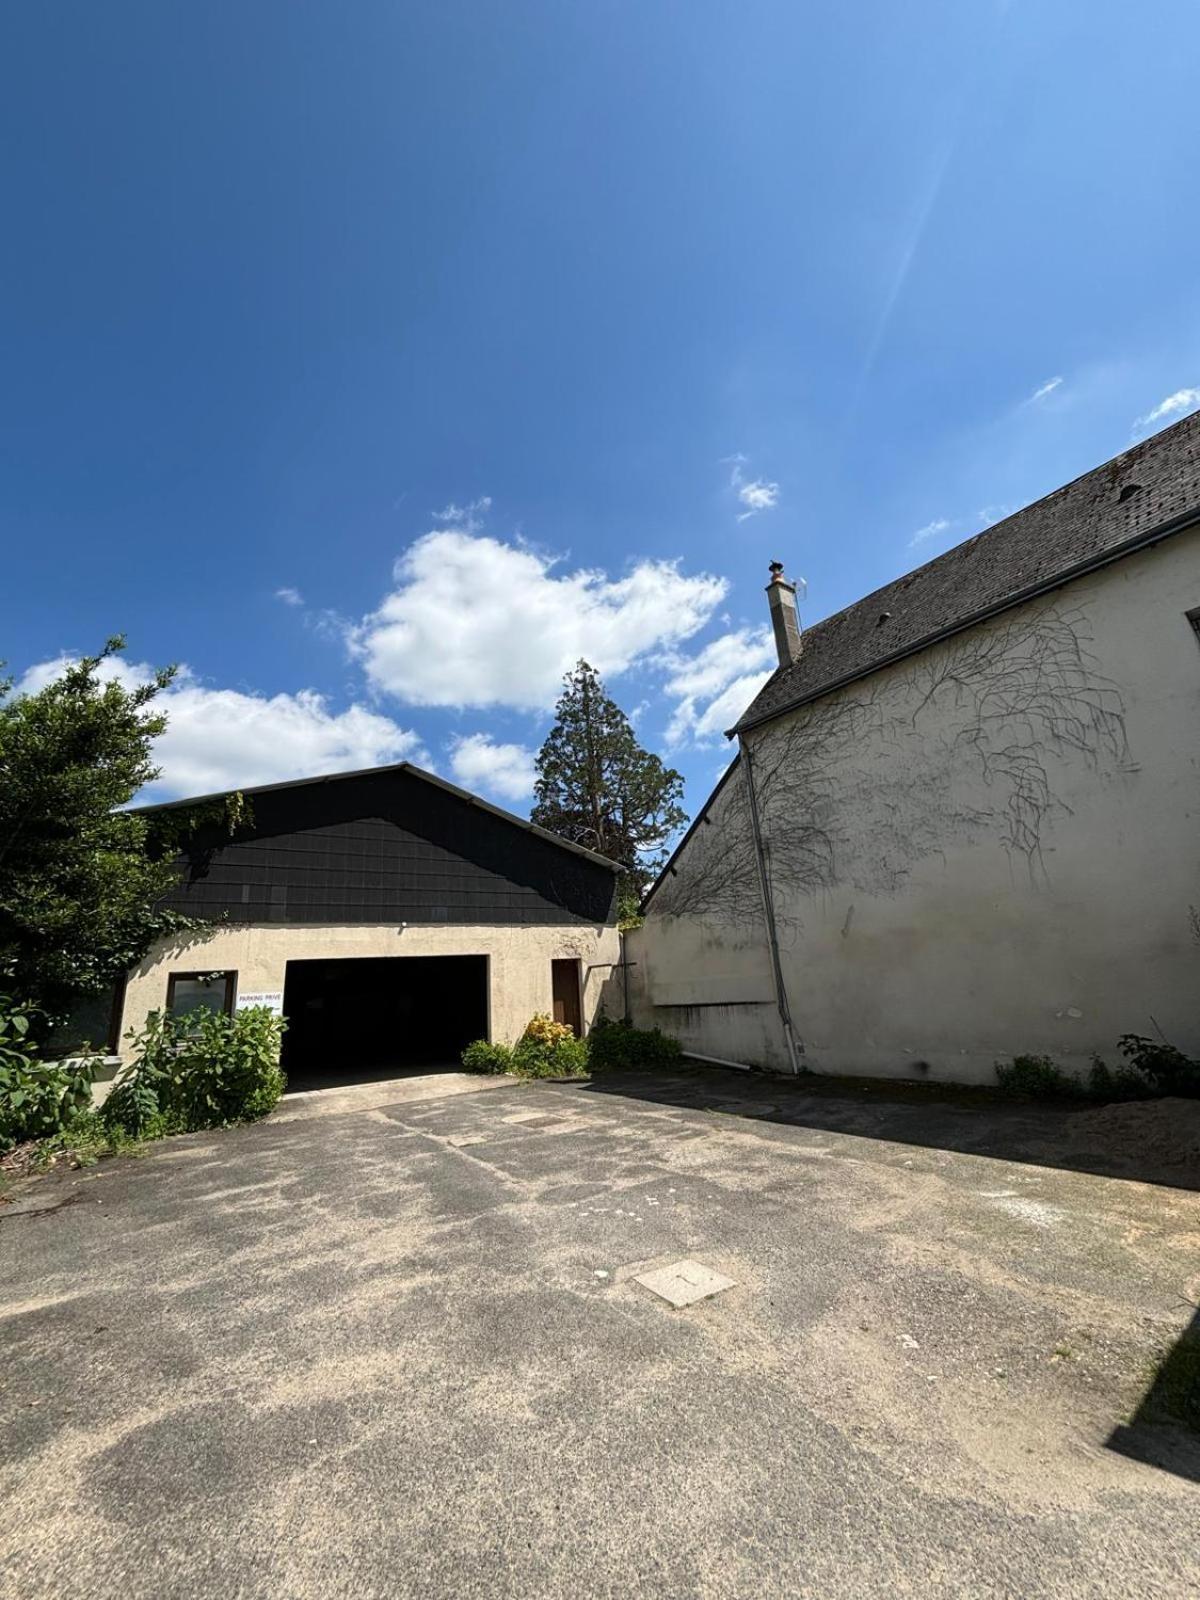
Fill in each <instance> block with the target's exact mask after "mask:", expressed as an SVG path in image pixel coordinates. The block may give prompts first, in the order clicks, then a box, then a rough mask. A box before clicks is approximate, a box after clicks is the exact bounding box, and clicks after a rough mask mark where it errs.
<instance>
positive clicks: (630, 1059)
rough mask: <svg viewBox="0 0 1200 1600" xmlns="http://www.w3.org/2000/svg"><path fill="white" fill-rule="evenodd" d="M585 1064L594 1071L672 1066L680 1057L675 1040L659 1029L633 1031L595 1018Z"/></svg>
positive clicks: (622, 1025)
mask: <svg viewBox="0 0 1200 1600" xmlns="http://www.w3.org/2000/svg"><path fill="white" fill-rule="evenodd" d="M587 1049H588V1065H589V1067H590V1068H591V1070H592V1071H593V1072H607V1071H610V1070H612V1069H613V1068H615V1067H642V1068H651V1069H652V1068H655V1067H660V1068H661V1067H673V1066H676V1065H677V1064H678V1062H679V1060H680V1058H681V1056H682V1055H683V1048H682V1046H681V1045H680V1043H679V1041H678V1039H672V1038H671V1037H670V1035H669V1034H665V1033H663V1032H662V1031H661V1030H660V1029H658V1028H649V1029H645V1028H633V1027H630V1025H629V1023H627V1022H611V1021H609V1019H608V1018H607V1017H598V1018H597V1019H596V1022H595V1024H594V1026H593V1028H592V1031H591V1033H589V1034H588V1040H587Z"/></svg>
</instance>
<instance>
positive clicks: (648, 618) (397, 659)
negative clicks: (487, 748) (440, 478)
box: [348, 527, 728, 710]
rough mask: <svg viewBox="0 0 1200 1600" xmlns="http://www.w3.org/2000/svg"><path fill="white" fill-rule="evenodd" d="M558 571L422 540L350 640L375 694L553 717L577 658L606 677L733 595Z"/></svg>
mask: <svg viewBox="0 0 1200 1600" xmlns="http://www.w3.org/2000/svg"><path fill="white" fill-rule="evenodd" d="M557 565H558V562H557V561H556V560H555V559H554V558H552V557H549V556H546V555H543V554H541V553H540V552H537V551H535V550H532V549H530V548H528V547H526V546H521V545H515V544H506V543H504V542H503V541H501V540H499V539H494V538H491V537H488V536H480V535H478V534H476V533H474V532H471V531H469V530H467V529H465V528H460V527H450V528H442V529H439V530H438V531H436V532H433V533H427V534H425V535H424V537H422V538H420V539H418V540H416V542H415V543H414V544H412V545H411V546H410V547H409V549H408V550H406V551H405V553H404V555H403V556H401V558H400V559H399V561H398V562H397V563H396V569H395V579H396V587H395V588H394V589H393V591H392V592H391V594H389V595H388V596H387V598H386V599H385V600H384V601H383V604H382V605H381V606H380V607H379V609H378V610H377V611H375V612H373V613H372V614H371V615H370V616H368V617H365V618H364V619H363V621H362V622H361V623H360V624H359V625H358V626H357V627H356V628H353V629H351V630H349V633H348V639H349V644H350V648H351V651H352V653H353V654H354V655H355V656H356V657H357V659H358V660H359V661H361V662H362V664H363V667H364V670H365V671H366V674H367V677H368V680H369V681H370V683H371V684H372V686H373V687H374V688H375V689H377V690H380V691H382V692H383V693H385V694H389V695H394V696H395V697H396V698H398V699H402V700H405V701H408V702H410V703H411V704H414V705H425V706H491V705H505V706H513V707H517V708H519V709H522V710H544V709H546V708H548V707H549V706H551V705H553V703H554V701H555V699H556V698H557V696H558V693H559V690H560V688H561V681H562V676H563V674H564V673H565V672H566V671H567V669H568V668H569V667H571V666H573V665H574V663H575V662H576V661H577V660H578V659H579V658H580V657H581V656H582V657H584V658H586V659H587V660H588V661H590V662H591V664H592V665H593V666H594V667H595V668H596V669H597V671H599V672H600V673H601V674H606V675H615V674H619V673H621V672H624V671H625V670H626V669H627V668H629V667H630V666H632V665H633V664H634V663H635V662H637V661H639V660H641V659H642V658H644V657H646V656H647V655H650V654H651V653H653V652H655V651H658V650H661V649H662V648H663V647H664V646H666V647H670V646H672V645H674V644H678V643H680V642H681V641H683V640H684V639H688V638H690V637H691V636H692V635H693V634H694V633H696V632H697V630H698V629H700V628H702V627H703V626H704V624H705V623H706V622H707V621H708V620H709V618H710V617H711V616H712V614H713V612H714V611H715V610H716V608H717V606H718V605H719V604H720V603H721V601H722V599H723V598H724V596H725V593H726V590H727V588H728V584H727V583H726V581H725V580H724V579H723V578H717V577H713V576H712V575H710V574H708V573H698V574H696V575H694V576H688V575H686V574H684V573H682V572H681V571H680V570H679V565H678V563H677V562H673V561H640V562H638V564H637V565H636V566H634V567H632V568H631V569H630V570H629V572H628V573H627V574H626V575H625V576H624V577H621V578H610V577H609V576H608V574H607V573H605V572H602V571H597V570H592V569H580V570H579V571H576V572H566V573H563V574H562V575H561V576H558V575H556V573H555V571H554V569H555V567H556V566H557Z"/></svg>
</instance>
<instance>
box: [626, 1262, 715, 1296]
mask: <svg viewBox="0 0 1200 1600" xmlns="http://www.w3.org/2000/svg"><path fill="white" fill-rule="evenodd" d="M633 1281H634V1283H640V1284H641V1286H642V1288H643V1289H649V1291H650V1293H651V1294H656V1295H658V1297H659V1299H660V1300H665V1301H666V1302H667V1304H668V1305H672V1306H692V1305H695V1303H696V1301H697V1300H707V1299H708V1297H709V1295H713V1294H720V1293H721V1292H722V1291H723V1290H725V1289H732V1288H733V1287H734V1283H735V1281H736V1280H735V1279H733V1278H727V1277H725V1275H724V1274H723V1273H720V1272H714V1271H713V1269H712V1268H711V1267H706V1266H705V1265H704V1264H703V1262H700V1261H672V1263H671V1265H670V1266H669V1267H656V1268H655V1270H654V1271H653V1272H643V1273H642V1274H641V1276H640V1277H637V1278H635V1279H634V1280H633Z"/></svg>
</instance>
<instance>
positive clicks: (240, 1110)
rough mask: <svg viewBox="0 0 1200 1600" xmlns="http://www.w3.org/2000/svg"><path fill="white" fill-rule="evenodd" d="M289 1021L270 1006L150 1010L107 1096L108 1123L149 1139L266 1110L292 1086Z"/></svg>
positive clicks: (253, 1118) (248, 1118) (238, 1119)
mask: <svg viewBox="0 0 1200 1600" xmlns="http://www.w3.org/2000/svg"><path fill="white" fill-rule="evenodd" d="M284 1026H285V1024H284V1021H283V1019H282V1017H277V1016H274V1015H273V1014H272V1013H271V1012H270V1011H268V1010H266V1009H265V1007H253V1008H250V1009H248V1010H245V1011H238V1012H235V1014H234V1015H233V1016H231V1017H228V1016H225V1015H224V1013H222V1012H212V1011H210V1012H201V1013H196V1012H193V1013H192V1014H191V1015H190V1016H188V1017H186V1018H182V1019H178V1020H177V1019H174V1018H171V1017H169V1016H167V1015H165V1014H164V1013H163V1012H159V1011H154V1012H151V1014H150V1015H149V1017H147V1019H146V1025H145V1027H144V1028H143V1029H142V1032H141V1033H140V1034H138V1035H136V1036H132V1037H133V1043H132V1050H133V1057H134V1059H133V1060H132V1061H131V1062H130V1063H129V1065H128V1066H127V1067H125V1068H123V1069H122V1071H121V1073H120V1075H119V1076H118V1078H117V1081H116V1083H115V1085H114V1086H113V1089H112V1092H111V1094H110V1095H109V1097H108V1099H107V1100H106V1101H105V1102H104V1113H103V1114H104V1120H105V1123H106V1124H107V1125H108V1126H109V1127H110V1128H112V1127H120V1128H123V1129H124V1130H125V1132H126V1133H128V1134H130V1135H131V1136H132V1137H134V1138H138V1139H144V1138H153V1137H157V1136H159V1135H161V1134H163V1133H191V1132H194V1131H196V1130H198V1129H202V1128H219V1127H224V1126H225V1125H226V1124H227V1123H231V1122H254V1121H256V1120H257V1119H258V1118H259V1117H265V1116H266V1114H267V1113H268V1112H269V1111H270V1110H271V1109H272V1108H273V1107H274V1106H275V1105H276V1104H277V1103H278V1101H279V1097H280V1095H281V1094H282V1093H283V1091H284V1088H285V1080H284V1076H283V1072H282V1069H281V1068H280V1065H279V1047H280V1043H281V1040H282V1036H283V1029H284Z"/></svg>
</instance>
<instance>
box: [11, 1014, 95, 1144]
mask: <svg viewBox="0 0 1200 1600" xmlns="http://www.w3.org/2000/svg"><path fill="white" fill-rule="evenodd" d="M31 1016H32V1010H31V1008H30V1007H26V1006H23V1005H21V1004H20V1003H19V1002H17V1001H15V1000H13V999H12V997H11V996H9V995H0V1150H8V1149H10V1148H11V1147H12V1146H13V1145H14V1144H21V1143H23V1142H24V1141H25V1140H27V1139H42V1138H45V1137H47V1136H48V1135H50V1134H55V1133H60V1132H62V1131H63V1130H64V1129H66V1128H69V1127H70V1126H71V1123H72V1122H73V1121H74V1120H75V1119H76V1118H77V1117H79V1116H80V1115H82V1113H83V1112H85V1111H86V1110H87V1109H88V1107H89V1106H90V1105H91V1102H92V1084H93V1083H94V1082H95V1078H96V1073H97V1072H98V1070H99V1067H100V1061H99V1058H98V1057H97V1058H94V1059H88V1060H83V1061H80V1062H79V1063H78V1064H76V1065H73V1066H67V1065H66V1064H65V1063H64V1062H61V1061H59V1062H51V1063H47V1062H44V1061H39V1060H38V1059H37V1057H36V1055H35V1054H34V1052H33V1050H32V1049H31V1048H30V1047H29V1045H28V1044H27V1042H26V1041H27V1040H28V1036H29V1028H30V1022H31Z"/></svg>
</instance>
